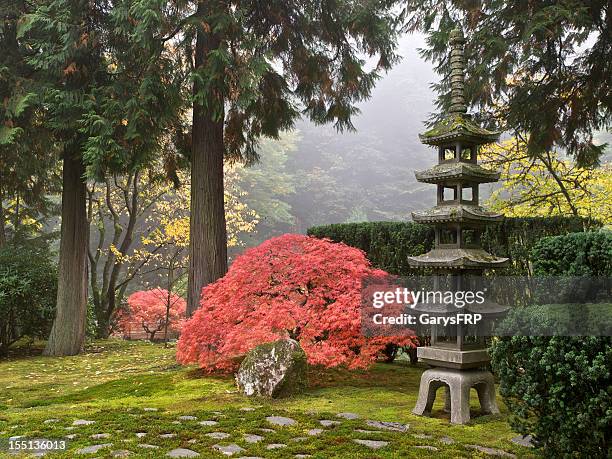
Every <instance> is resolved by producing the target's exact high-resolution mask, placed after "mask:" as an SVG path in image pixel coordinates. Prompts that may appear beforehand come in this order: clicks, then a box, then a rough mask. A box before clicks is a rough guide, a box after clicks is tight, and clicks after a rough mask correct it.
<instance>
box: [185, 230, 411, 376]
mask: <svg viewBox="0 0 612 459" xmlns="http://www.w3.org/2000/svg"><path fill="white" fill-rule="evenodd" d="M385 276H387V273H385V272H384V271H381V270H378V269H374V268H372V267H371V265H370V263H369V261H368V260H367V259H366V257H365V254H364V253H363V252H362V251H361V250H359V249H355V248H352V247H349V246H347V245H345V244H338V243H334V242H331V241H329V240H321V239H316V238H313V237H308V236H303V235H298V234H285V235H283V236H280V237H276V238H273V239H269V240H268V241H266V242H264V243H263V244H261V245H259V246H258V247H255V248H253V249H249V250H247V251H245V252H244V253H243V254H242V255H241V256H239V257H238V258H236V260H235V261H234V262H233V263H232V265H231V267H230V269H229V271H228V273H227V274H226V275H225V276H224V277H223V278H221V279H219V280H218V281H217V282H215V283H213V284H210V285H208V286H207V287H206V288H204V290H203V291H202V301H201V308H200V309H198V310H197V311H196V313H195V314H194V315H193V317H192V318H191V319H190V320H189V321H187V322H186V323H185V324H184V326H183V328H182V331H181V336H180V339H179V342H178V350H177V359H178V361H179V362H181V363H184V364H187V363H193V362H198V363H199V364H200V366H201V367H202V368H203V369H205V370H206V371H232V370H234V369H235V368H236V366H237V362H238V358H239V357H241V356H243V355H244V354H245V353H247V352H248V351H249V350H251V349H253V348H254V347H255V346H257V345H259V344H262V343H266V342H271V341H275V340H277V339H280V338H287V337H290V338H293V339H296V340H297V341H299V342H300V344H301V346H302V348H303V349H304V351H305V352H306V355H307V356H308V362H309V363H310V364H313V365H324V366H327V367H332V366H338V365H345V366H348V367H350V368H363V367H367V366H368V365H369V364H370V363H372V362H373V361H374V360H376V358H377V356H379V355H380V353H381V351H382V350H383V349H384V348H385V347H386V345H387V344H388V343H391V342H392V343H395V344H398V345H401V346H413V345H414V343H415V342H416V338H415V337H414V336H403V337H392V338H389V337H375V338H366V337H364V336H363V334H362V333H361V313H360V304H361V282H362V279H364V278H365V277H369V278H384V277H385Z"/></svg>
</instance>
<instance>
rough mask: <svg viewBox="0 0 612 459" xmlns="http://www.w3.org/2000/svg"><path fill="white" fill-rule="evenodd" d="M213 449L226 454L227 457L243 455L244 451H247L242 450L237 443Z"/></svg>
mask: <svg viewBox="0 0 612 459" xmlns="http://www.w3.org/2000/svg"><path fill="white" fill-rule="evenodd" d="M213 448H215V449H216V450H217V451H219V452H221V453H223V454H225V455H226V456H233V455H234V454H237V453H242V452H243V451H245V450H244V448H241V447H240V446H238V445H237V444H235V443H232V444H231V445H213Z"/></svg>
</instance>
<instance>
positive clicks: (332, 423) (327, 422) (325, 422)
mask: <svg viewBox="0 0 612 459" xmlns="http://www.w3.org/2000/svg"><path fill="white" fill-rule="evenodd" d="M319 424H321V425H322V426H323V427H333V426H339V425H340V424H342V423H341V422H340V421H330V420H329V419H321V420H319Z"/></svg>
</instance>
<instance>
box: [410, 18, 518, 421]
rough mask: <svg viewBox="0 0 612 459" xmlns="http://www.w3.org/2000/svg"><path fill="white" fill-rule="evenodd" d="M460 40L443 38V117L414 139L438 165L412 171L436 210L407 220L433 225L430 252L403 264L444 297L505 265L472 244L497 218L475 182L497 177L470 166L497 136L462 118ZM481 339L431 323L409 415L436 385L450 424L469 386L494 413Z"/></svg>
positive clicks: (496, 308) (476, 330) (448, 308)
mask: <svg viewBox="0 0 612 459" xmlns="http://www.w3.org/2000/svg"><path fill="white" fill-rule="evenodd" d="M464 42H465V40H464V38H463V33H462V32H461V30H460V29H455V30H453V31H452V32H451V36H450V44H451V53H450V66H451V102H452V103H451V107H450V111H449V113H448V114H447V115H446V117H445V118H444V119H443V120H442V121H440V122H439V123H437V124H436V125H435V126H434V127H433V128H432V129H430V130H429V131H427V132H425V133H424V134H422V135H420V136H419V137H420V139H421V142H423V143H424V144H426V145H431V146H435V147H437V149H438V164H437V165H435V166H434V167H432V168H430V169H427V170H424V171H418V172H416V173H415V175H416V178H417V180H418V181H419V182H424V183H431V184H435V185H437V190H438V191H437V205H436V206H435V207H433V208H432V209H429V210H425V211H420V212H413V214H412V216H413V220H414V221H416V222H420V223H427V224H431V225H433V226H434V230H435V243H434V248H433V249H432V250H431V251H430V252H428V253H426V254H423V255H420V256H416V257H410V258H409V259H408V261H409V263H410V264H411V265H412V266H414V267H423V268H429V269H430V271H433V272H434V283H435V285H434V289H441V290H450V291H453V290H454V291H457V290H462V291H466V290H477V286H476V285H472V284H470V283H473V282H477V280H478V278H479V277H481V276H482V273H483V271H484V270H485V269H488V268H495V267H500V266H504V265H506V263H507V261H508V260H507V258H498V257H496V256H494V255H491V254H490V253H488V252H486V251H485V250H483V249H482V247H481V244H480V242H481V235H482V231H483V229H484V228H485V227H486V226H487V225H489V224H492V223H496V222H499V221H500V220H501V219H502V218H503V216H502V215H501V214H497V213H494V212H490V211H487V210H486V209H484V208H482V207H480V205H479V194H478V188H479V185H480V184H481V183H493V182H496V181H498V180H499V173H498V172H496V171H491V170H488V169H485V168H483V167H481V166H480V165H478V148H479V146H480V145H483V144H487V143H491V142H494V141H496V140H497V139H498V137H499V133H497V132H492V131H488V130H486V129H483V128H482V127H480V126H478V125H477V124H476V123H475V122H474V121H473V120H472V118H471V116H470V115H468V114H467V106H466V103H465V96H464V90H463V89H464V88H463V86H464V79H465V77H464V58H463V46H464ZM442 284H444V286H442ZM417 309H418V307H417ZM466 309H467V311H466ZM506 309H507V308H506V307H503V306H500V305H497V304H494V303H491V302H487V303H486V304H484V305H470V306H469V307H467V306H466V308H463V309H462V310H460V311H459V310H458V309H457V308H456V307H455V306H454V305H452V304H451V305H446V304H443V303H441V304H439V305H438V304H435V305H433V306H432V305H427V312H428V313H436V314H437V315H440V314H441V315H453V314H457V313H458V312H464V313H465V312H468V311H469V312H472V313H479V314H483V315H488V316H492V317H496V316H498V315H501V314H502V313H503V312H504V311H505V310H506ZM484 323H490V321H486V322H484ZM489 333H490V330H486V329H483V326H482V325H472V326H466V325H454V326H448V327H441V326H439V325H432V329H431V345H430V346H428V347H419V348H418V350H417V355H418V356H419V358H420V360H421V361H423V362H425V363H428V364H429V365H430V366H431V367H432V368H431V369H429V370H426V371H425V372H424V373H423V375H422V378H421V385H420V390H419V399H418V402H417V405H416V407H415V408H414V410H413V412H414V413H415V414H419V415H423V414H427V413H429V412H430V411H431V408H432V406H433V402H434V400H435V396H436V391H437V389H438V388H440V387H445V388H446V408H447V410H448V411H450V412H451V422H453V423H460V424H463V423H465V422H468V421H469V419H470V410H469V394H470V388H472V387H474V388H475V389H476V391H477V392H478V397H479V399H480V403H481V406H482V409H483V411H484V412H485V413H498V412H499V410H498V408H497V404H496V402H495V386H494V384H493V375H492V374H491V373H490V372H489V371H487V370H486V369H485V368H484V367H485V366H486V365H487V364H488V363H489V360H490V359H489V355H488V352H487V346H486V341H485V337H486V336H487V335H488V334H489Z"/></svg>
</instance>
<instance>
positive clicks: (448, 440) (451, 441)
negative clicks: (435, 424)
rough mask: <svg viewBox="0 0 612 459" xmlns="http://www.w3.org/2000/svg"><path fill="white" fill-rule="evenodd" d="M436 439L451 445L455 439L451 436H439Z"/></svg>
mask: <svg viewBox="0 0 612 459" xmlns="http://www.w3.org/2000/svg"><path fill="white" fill-rule="evenodd" d="M438 441H439V442H440V443H444V444H445V445H452V444H453V443H455V440H453V439H452V438H451V437H441V438H439V439H438Z"/></svg>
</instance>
